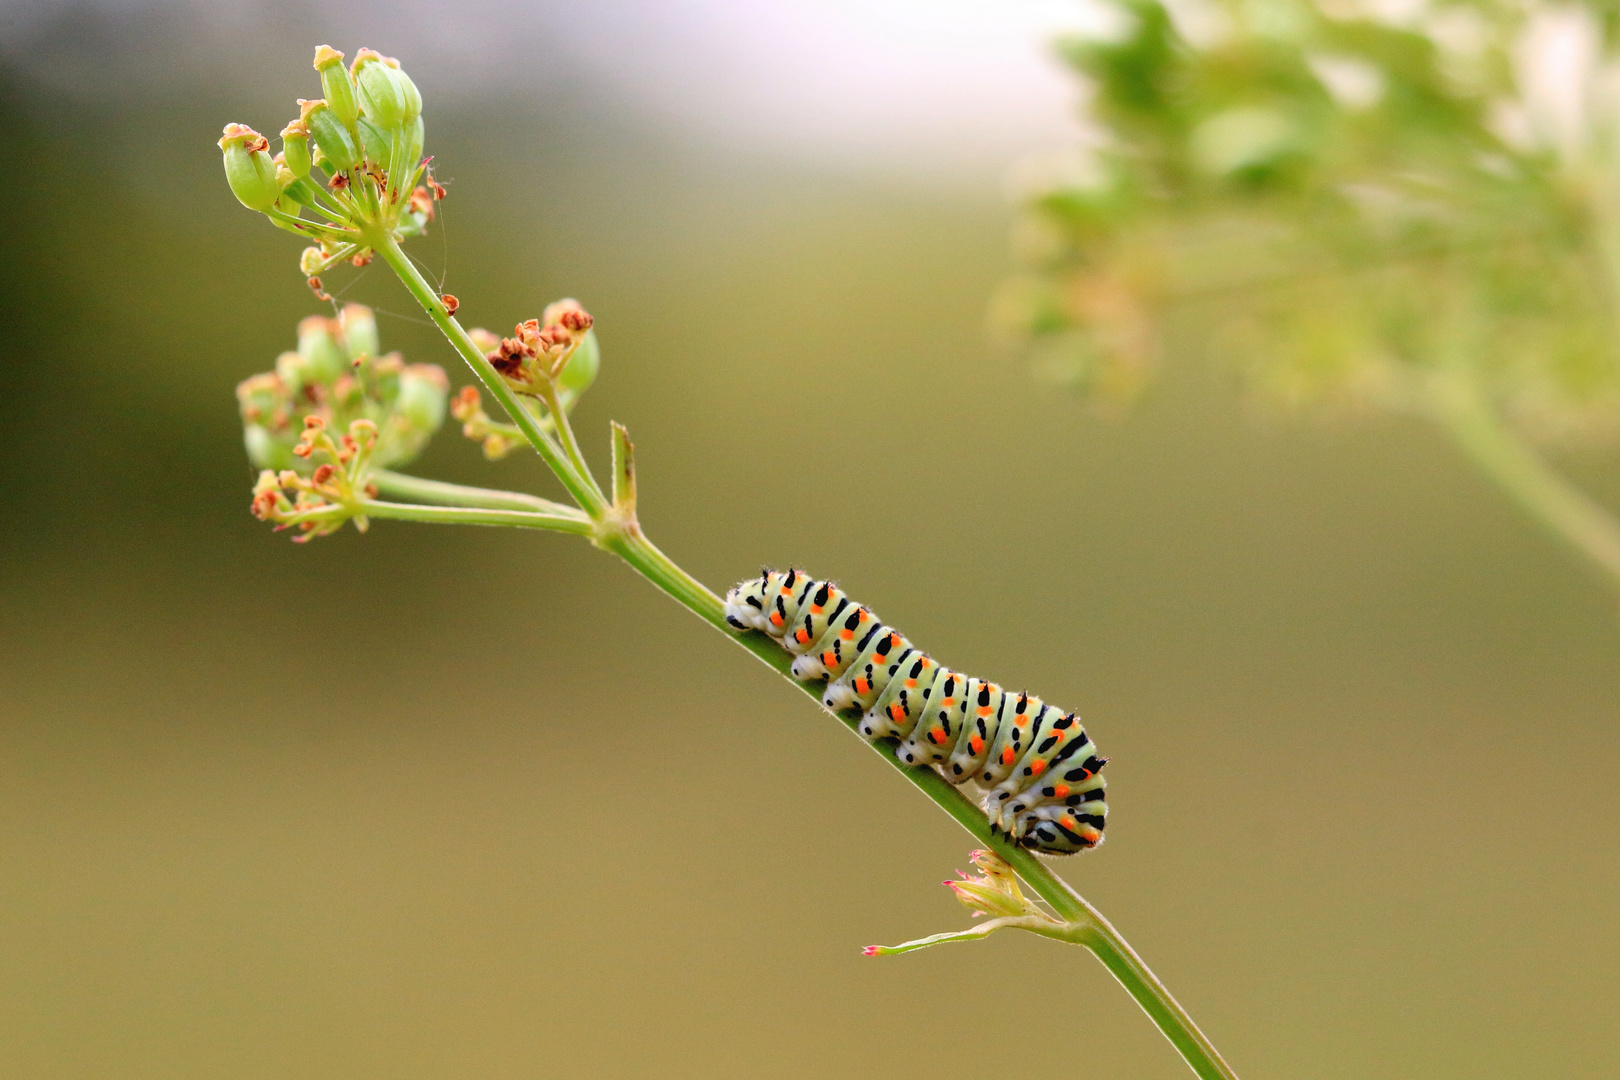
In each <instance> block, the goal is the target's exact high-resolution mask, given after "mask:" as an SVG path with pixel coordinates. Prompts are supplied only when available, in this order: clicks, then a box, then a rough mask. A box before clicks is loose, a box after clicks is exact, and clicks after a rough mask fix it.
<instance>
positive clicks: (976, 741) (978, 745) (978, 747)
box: [968, 735, 984, 757]
mask: <svg viewBox="0 0 1620 1080" xmlns="http://www.w3.org/2000/svg"><path fill="white" fill-rule="evenodd" d="M968 746H969V747H971V748H972V750H973V756H974V757H978V756H979V755H980V754H981V753H983V752H984V740H983V739H981V738H979V736H977V735H975V736H973V737H972V738H971V739H969V740H968Z"/></svg>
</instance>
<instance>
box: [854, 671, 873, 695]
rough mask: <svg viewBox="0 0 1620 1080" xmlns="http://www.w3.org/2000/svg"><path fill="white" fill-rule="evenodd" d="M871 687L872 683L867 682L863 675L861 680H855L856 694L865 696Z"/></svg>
mask: <svg viewBox="0 0 1620 1080" xmlns="http://www.w3.org/2000/svg"><path fill="white" fill-rule="evenodd" d="M871 685H872V684H871V682H869V681H868V680H867V678H866V676H865V675H862V676H861V677H860V678H858V679H856V680H855V692H856V693H857V694H865V693H866V691H867V690H868V689H869V688H870V687H871Z"/></svg>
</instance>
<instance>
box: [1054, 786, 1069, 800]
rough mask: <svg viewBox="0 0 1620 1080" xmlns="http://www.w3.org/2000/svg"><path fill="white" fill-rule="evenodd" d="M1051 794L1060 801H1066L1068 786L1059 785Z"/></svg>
mask: <svg viewBox="0 0 1620 1080" xmlns="http://www.w3.org/2000/svg"><path fill="white" fill-rule="evenodd" d="M1052 793H1053V794H1055V795H1056V796H1057V797H1058V798H1060V799H1067V798H1068V797H1069V785H1068V784H1059V785H1058V786H1057V787H1055V788H1053V789H1052Z"/></svg>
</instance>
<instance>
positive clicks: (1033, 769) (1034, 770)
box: [1029, 758, 1046, 776]
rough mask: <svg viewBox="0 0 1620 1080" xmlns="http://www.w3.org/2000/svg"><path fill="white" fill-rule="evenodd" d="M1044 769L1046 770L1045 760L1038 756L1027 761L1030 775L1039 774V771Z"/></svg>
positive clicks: (1041, 771)
mask: <svg viewBox="0 0 1620 1080" xmlns="http://www.w3.org/2000/svg"><path fill="white" fill-rule="evenodd" d="M1045 771H1046V762H1044V761H1042V760H1040V759H1039V758H1036V759H1035V760H1034V761H1032V762H1030V763H1029V775H1031V776H1039V775H1041V773H1043V772H1045Z"/></svg>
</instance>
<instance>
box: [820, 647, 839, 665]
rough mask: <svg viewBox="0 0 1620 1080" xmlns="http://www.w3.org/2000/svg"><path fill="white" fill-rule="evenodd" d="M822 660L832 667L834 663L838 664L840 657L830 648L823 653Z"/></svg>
mask: <svg viewBox="0 0 1620 1080" xmlns="http://www.w3.org/2000/svg"><path fill="white" fill-rule="evenodd" d="M821 662H822V663H823V664H825V665H826V666H827V667H832V666H833V665H834V664H836V663H837V662H838V657H836V656H834V655H833V652H832V650H831V649H828V650H827V651H826V652H824V653H822V654H821Z"/></svg>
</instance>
